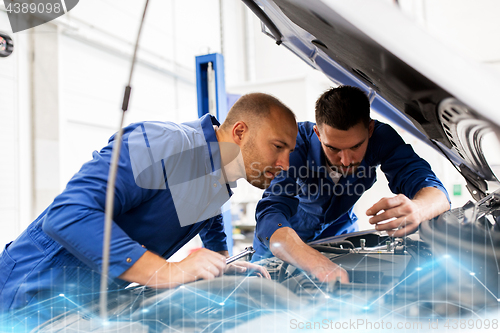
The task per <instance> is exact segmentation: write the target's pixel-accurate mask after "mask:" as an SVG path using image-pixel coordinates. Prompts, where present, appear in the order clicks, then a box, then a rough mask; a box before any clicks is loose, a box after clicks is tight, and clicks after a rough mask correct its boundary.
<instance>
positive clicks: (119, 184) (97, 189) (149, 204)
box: [0, 93, 297, 316]
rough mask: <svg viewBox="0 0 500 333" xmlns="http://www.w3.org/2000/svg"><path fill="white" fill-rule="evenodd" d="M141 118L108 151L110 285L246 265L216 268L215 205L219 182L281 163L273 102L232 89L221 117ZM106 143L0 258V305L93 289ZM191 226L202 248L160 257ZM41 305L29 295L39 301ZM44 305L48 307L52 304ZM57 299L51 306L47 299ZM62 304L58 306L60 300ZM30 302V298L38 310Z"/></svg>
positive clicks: (191, 276)
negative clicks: (235, 94)
mask: <svg viewBox="0 0 500 333" xmlns="http://www.w3.org/2000/svg"><path fill="white" fill-rule="evenodd" d="M218 126H219V123H218V122H217V120H216V119H215V118H214V117H213V116H211V115H205V116H203V117H201V118H200V119H198V120H195V121H191V122H187V123H183V124H175V123H171V122H140V123H134V124H131V125H129V126H127V127H126V128H124V134H123V143H122V150H121V155H120V159H119V165H118V173H117V181H116V190H115V200H114V216H113V225H112V235H111V248H110V261H109V277H110V279H109V280H110V282H109V289H110V290H111V289H119V288H123V287H125V286H126V285H128V284H129V283H130V282H137V283H139V284H142V285H147V286H150V287H154V288H171V287H175V286H178V285H179V284H182V283H187V282H191V281H195V280H198V279H212V278H214V277H217V276H220V275H222V274H223V273H224V272H227V271H228V270H232V271H236V272H240V273H243V272H245V271H247V270H256V271H257V272H258V273H259V274H260V275H262V276H265V277H267V278H269V273H268V272H267V271H266V270H265V269H264V268H262V267H260V266H257V265H255V264H249V263H245V262H238V263H235V264H231V265H226V260H225V259H226V257H227V256H228V251H227V244H226V235H225V233H224V228H223V221H222V216H221V214H220V208H221V206H222V204H224V203H225V202H226V201H227V200H228V199H229V197H230V196H231V195H232V191H231V189H230V185H231V186H232V185H235V182H236V180H237V179H239V178H246V179H247V180H248V181H249V182H250V183H252V184H253V185H254V186H257V187H259V188H266V187H267V186H269V183H270V181H271V180H272V179H273V178H274V176H275V175H276V174H277V173H278V172H280V171H281V170H286V169H287V168H288V164H289V155H290V152H291V151H292V150H293V148H294V147H295V139H296V136H297V123H296V121H295V116H294V114H293V113H292V111H290V109H289V108H288V107H286V106H285V105H284V104H283V103H281V102H280V101H279V100H277V99H276V98H274V97H272V96H270V95H266V94H261V93H254V94H248V95H245V96H243V97H241V98H240V99H239V100H238V101H237V102H236V103H235V104H234V106H233V107H232V108H231V110H230V111H229V113H228V116H227V119H226V121H225V122H224V123H223V124H222V126H221V127H220V128H219V127H218ZM114 140H115V136H112V137H111V139H110V141H109V144H108V145H107V146H106V147H104V148H103V149H102V150H101V151H100V152H96V151H95V152H94V153H93V159H92V160H91V161H89V162H87V163H85V164H84V165H83V166H82V168H81V169H80V171H79V172H78V173H76V174H75V175H74V176H73V178H72V179H71V180H70V181H69V183H68V184H67V186H66V189H65V190H64V191H63V192H62V193H61V194H60V195H59V196H57V197H56V198H55V200H54V202H53V203H52V204H51V205H50V206H49V207H48V208H47V209H46V210H45V211H44V212H43V213H42V214H41V215H40V216H39V217H38V218H37V219H36V220H35V221H34V222H33V223H32V224H31V225H30V226H29V227H28V228H27V229H26V230H25V231H24V232H23V233H22V234H21V235H20V236H19V237H18V238H17V239H16V240H15V241H13V242H11V243H9V244H7V246H6V247H5V250H4V251H3V252H2V253H1V256H0V310H3V311H5V310H9V309H17V308H21V307H24V306H26V305H31V304H35V303H40V302H41V301H44V300H49V303H50V302H52V303H54V305H57V306H59V308H57V307H54V308H53V309H51V312H50V314H51V315H52V316H54V315H56V314H57V313H60V312H61V311H63V308H62V305H60V304H59V303H57V301H58V300H60V299H61V298H60V297H59V296H58V295H60V294H61V295H64V298H65V299H69V300H70V301H71V304H84V303H86V302H88V301H89V300H93V299H95V298H96V297H98V291H99V281H100V278H101V276H100V272H101V269H102V264H103V263H102V251H103V234H104V230H103V229H104V209H105V196H106V186H107V180H108V172H109V167H110V161H111V152H112V148H113V145H114V144H115V141H114ZM198 234H200V236H201V239H202V241H203V243H204V246H205V249H201V250H198V251H196V252H194V253H192V254H190V255H189V256H188V257H187V258H185V259H184V260H182V261H180V262H177V263H176V262H166V261H165V259H167V258H169V257H170V256H171V255H173V254H174V253H175V252H176V251H177V250H178V249H180V248H181V247H182V246H183V245H184V244H186V243H187V242H188V241H189V240H190V239H192V238H193V237H195V236H196V235H198ZM49 303H47V302H44V303H40V304H42V305H43V307H44V308H46V307H47V306H46V305H47V304H49ZM52 303H50V304H52ZM56 303H57V304H56ZM64 304H65V305H67V304H69V303H64ZM42 305H41V306H42Z"/></svg>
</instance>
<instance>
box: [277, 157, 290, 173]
mask: <svg viewBox="0 0 500 333" xmlns="http://www.w3.org/2000/svg"><path fill="white" fill-rule="evenodd" d="M276 166H277V167H278V168H280V169H281V170H285V171H286V170H288V167H289V166H290V154H289V153H284V154H280V155H279V157H278V160H277V161H276Z"/></svg>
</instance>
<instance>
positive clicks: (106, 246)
mask: <svg viewBox="0 0 500 333" xmlns="http://www.w3.org/2000/svg"><path fill="white" fill-rule="evenodd" d="M148 3H149V0H146V4H145V5H144V12H143V13H142V19H141V23H140V25H139V31H138V33H137V39H136V42H135V48H134V55H133V57H132V65H131V67H130V75H129V80H128V84H127V86H126V87H125V93H124V96H123V103H122V111H123V112H122V117H121V121H120V127H119V129H118V133H117V135H116V138H115V141H114V144H113V150H112V154H111V164H110V167H109V176H108V183H107V187H106V207H105V209H104V237H103V249H102V272H101V285H100V296H99V312H100V315H101V319H102V320H103V321H104V322H106V320H107V318H108V315H107V303H108V296H107V289H108V272H109V251H110V242H111V227H112V223H113V204H114V199H115V184H116V174H117V171H118V160H119V159H120V150H121V146H122V135H123V122H124V119H125V111H127V109H128V104H129V99H130V93H131V90H132V87H131V83H132V76H133V73H134V68H135V62H136V58H137V50H138V49H139V39H140V36H141V32H142V27H143V25H144V19H145V18H146V11H147V8H148Z"/></svg>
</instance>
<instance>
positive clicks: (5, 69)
mask: <svg viewBox="0 0 500 333" xmlns="http://www.w3.org/2000/svg"><path fill="white" fill-rule="evenodd" d="M0 31H2V32H6V33H8V32H10V25H9V21H8V18H7V15H6V13H5V12H2V11H0ZM11 37H12V38H13V40H14V44H15V45H16V46H17V47H20V48H21V49H22V48H24V49H25V51H22V52H16V53H14V54H13V55H11V56H10V57H8V58H0V124H1V125H2V130H0V152H1V158H0V249H3V245H4V244H5V243H7V242H8V241H10V240H13V239H14V238H15V237H17V235H18V234H19V233H20V232H21V231H22V229H23V228H24V226H25V223H24V221H27V220H29V219H31V215H30V209H29V207H30V206H31V182H32V176H31V172H32V169H31V163H30V161H31V142H30V140H31V135H30V132H31V128H30V121H29V119H30V84H29V52H28V51H26V47H27V46H28V45H29V36H28V35H27V34H18V35H14V36H11ZM26 207H28V209H26Z"/></svg>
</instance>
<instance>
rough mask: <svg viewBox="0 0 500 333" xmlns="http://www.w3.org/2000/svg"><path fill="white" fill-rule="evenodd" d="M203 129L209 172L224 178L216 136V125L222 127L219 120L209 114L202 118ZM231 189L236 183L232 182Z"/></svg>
mask: <svg viewBox="0 0 500 333" xmlns="http://www.w3.org/2000/svg"><path fill="white" fill-rule="evenodd" d="M200 122H201V128H202V130H203V135H204V136H205V141H206V142H207V147H208V154H209V158H208V159H207V164H206V167H207V172H208V173H212V174H213V175H214V176H215V177H218V179H220V177H222V171H221V156H220V147H219V142H218V141H217V135H216V134H215V130H214V125H215V126H220V123H219V121H218V120H217V118H215V117H214V116H212V115H211V114H209V113H207V114H205V115H204V116H202V117H201V118H200ZM228 185H229V187H232V188H234V187H236V182H230V183H229V184H228ZM229 187H228V192H229V193H230V195H231V194H232V191H231V190H230V189H229Z"/></svg>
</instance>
